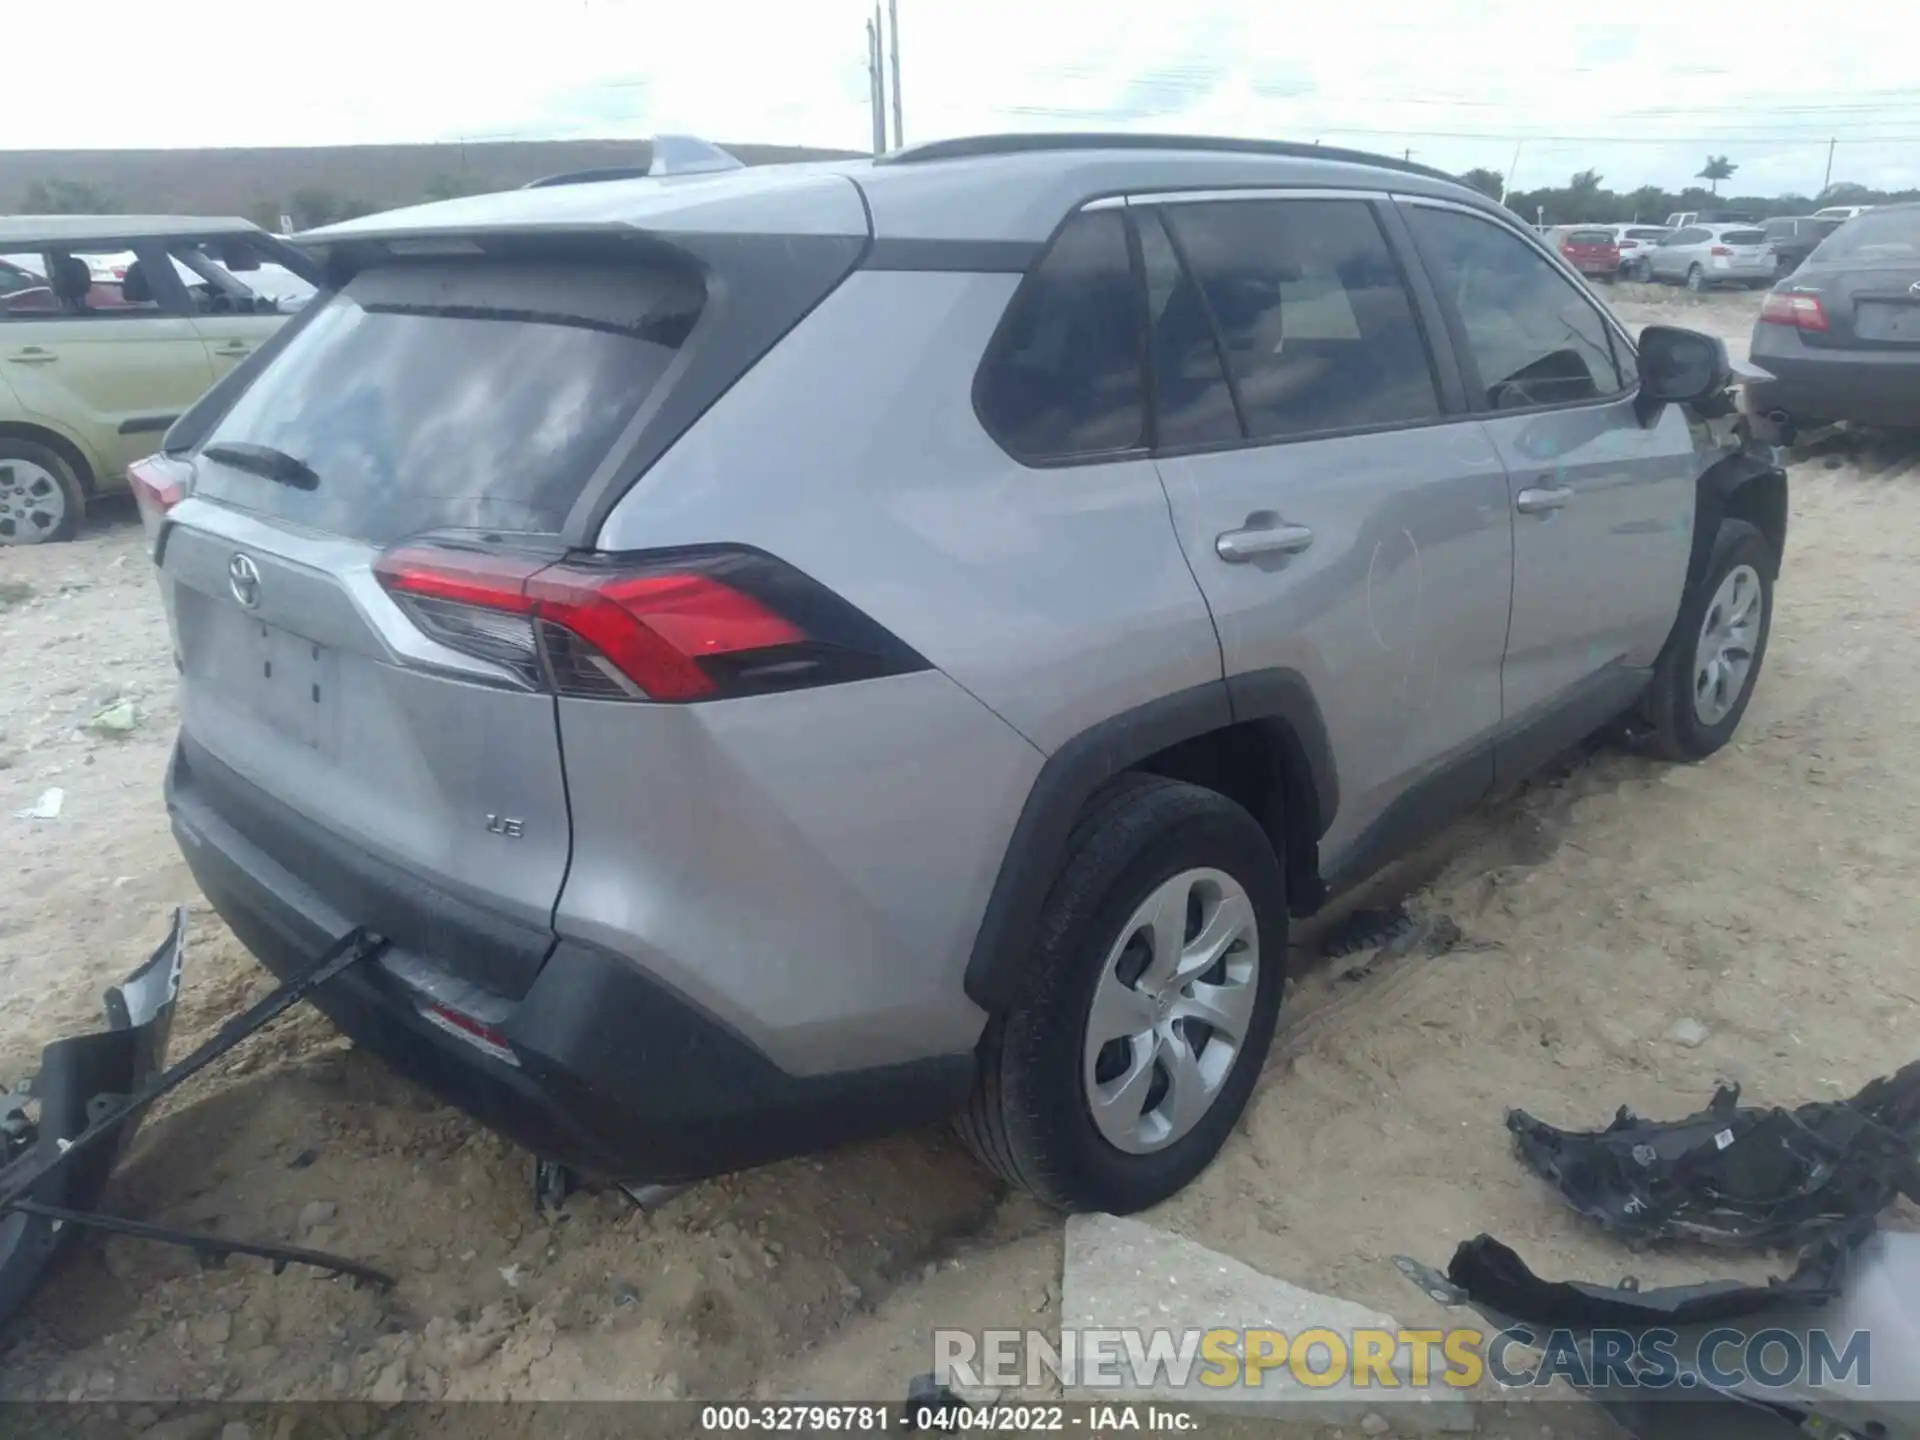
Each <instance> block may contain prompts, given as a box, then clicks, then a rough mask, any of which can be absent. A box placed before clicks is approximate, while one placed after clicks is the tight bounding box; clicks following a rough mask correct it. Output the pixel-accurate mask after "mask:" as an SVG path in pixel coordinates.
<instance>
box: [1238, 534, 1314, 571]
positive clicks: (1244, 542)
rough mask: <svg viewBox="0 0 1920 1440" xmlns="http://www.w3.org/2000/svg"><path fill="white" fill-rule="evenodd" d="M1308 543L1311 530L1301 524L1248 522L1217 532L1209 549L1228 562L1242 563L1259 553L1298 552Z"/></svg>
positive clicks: (1287, 553) (1309, 543)
mask: <svg viewBox="0 0 1920 1440" xmlns="http://www.w3.org/2000/svg"><path fill="white" fill-rule="evenodd" d="M1311 544H1313V531H1311V530H1309V529H1308V528H1307V527H1306V526H1304V525H1268V526H1264V527H1260V526H1249V527H1247V528H1246V529H1244V530H1229V531H1227V532H1226V533H1225V534H1223V535H1221V536H1220V538H1219V539H1217V540H1215V541H1214V542H1213V551H1214V554H1216V555H1218V556H1219V557H1220V558H1221V559H1222V560H1224V561H1226V562H1227V563H1228V564H1229V565H1244V564H1246V563H1247V561H1249V560H1252V559H1255V558H1256V557H1258V556H1261V555H1298V554H1299V553H1300V552H1301V551H1302V550H1304V549H1306V548H1307V547H1308V546H1309V545H1311Z"/></svg>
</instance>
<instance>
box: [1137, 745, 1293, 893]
mask: <svg viewBox="0 0 1920 1440" xmlns="http://www.w3.org/2000/svg"><path fill="white" fill-rule="evenodd" d="M1132 768H1133V769H1135V770H1139V771H1142V772H1144V773H1146V774H1149V775H1160V776H1164V777H1165V778H1166V779H1169V780H1184V781H1186V782H1187V783H1188V784H1190V785H1199V786H1202V787H1204V788H1206V789H1208V790H1213V791H1216V792H1218V793H1219V794H1221V795H1224V796H1226V797H1227V798H1228V799H1229V800H1231V801H1233V802H1234V803H1235V804H1237V805H1239V806H1240V807H1241V808H1243V809H1245V810H1246V811H1247V812H1248V813H1249V814H1251V815H1252V816H1253V818H1254V819H1255V820H1257V821H1259V822H1260V828H1261V829H1263V830H1264V831H1266V833H1267V838H1268V839H1269V840H1270V841H1272V842H1273V846H1274V849H1275V850H1277V851H1278V852H1279V854H1280V856H1281V858H1282V860H1283V862H1284V868H1285V872H1286V877H1287V908H1288V909H1289V910H1291V911H1292V912H1293V913H1294V914H1295V915H1296V916H1301V915H1310V914H1312V913H1313V912H1314V911H1315V910H1317V909H1319V908H1320V906H1321V904H1322V903H1324V901H1325V899H1326V885H1325V883H1324V882H1323V881H1322V880H1321V878H1320V835H1321V831H1322V828H1323V827H1322V826H1321V824H1320V817H1321V803H1320V797H1319V795H1318V794H1317V793H1316V791H1315V789H1314V783H1313V776H1312V773H1311V770H1310V769H1309V767H1308V765H1307V762H1306V759H1305V751H1304V749H1303V748H1302V746H1301V745H1300V742H1299V737H1298V736H1296V735H1294V734H1293V731H1292V729H1291V727H1289V726H1288V725H1287V723H1286V722H1285V721H1284V720H1249V721H1244V722H1242V723H1240V724H1236V725H1227V726H1223V727H1222V728H1221V729H1218V730H1211V731H1208V732H1207V733H1206V734H1204V735H1196V736H1194V737H1193V738H1192V739H1190V740H1182V741H1180V742H1179V743H1177V744H1174V745H1169V746H1167V747H1166V749H1164V750H1158V751H1155V752H1154V753H1153V754H1151V755H1148V756H1146V757H1145V758H1144V759H1142V760H1141V761H1139V762H1138V763H1137V764H1135V765H1134V766H1133V767H1132Z"/></svg>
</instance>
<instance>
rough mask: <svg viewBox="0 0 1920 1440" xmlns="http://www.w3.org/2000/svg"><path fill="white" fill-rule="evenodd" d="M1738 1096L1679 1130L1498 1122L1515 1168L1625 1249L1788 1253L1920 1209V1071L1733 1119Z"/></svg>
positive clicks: (1624, 1123)
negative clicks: (1882, 1215) (1509, 1137)
mask: <svg viewBox="0 0 1920 1440" xmlns="http://www.w3.org/2000/svg"><path fill="white" fill-rule="evenodd" d="M1739 1098H1740V1091H1739V1088H1738V1087H1737V1086H1723V1087H1722V1088H1721V1089H1720V1090H1718V1091H1717V1092H1716V1093H1715V1094H1714V1097H1713V1100H1712V1103H1711V1104H1709V1105H1708V1107H1707V1108H1706V1109H1705V1110H1703V1111H1700V1112H1699V1113H1698V1114H1694V1115H1689V1116H1687V1117H1686V1118H1685V1119H1683V1120H1673V1121H1652V1120H1642V1119H1640V1118H1639V1117H1638V1116H1636V1115H1634V1114H1633V1112H1632V1111H1630V1110H1628V1109H1626V1108H1625V1107H1624V1106H1622V1107H1621V1109H1620V1111H1619V1113H1618V1114H1617V1115H1616V1116H1615V1117H1614V1120H1613V1123H1612V1124H1611V1125H1609V1126H1608V1127H1607V1128H1606V1129H1605V1130H1598V1131H1568V1130H1559V1129H1556V1128H1555V1127H1553V1126H1551V1125H1548V1124H1546V1123H1544V1122H1542V1121H1540V1120H1536V1119H1534V1117H1533V1116H1531V1115H1529V1114H1527V1113H1526V1112H1525V1111H1524V1110H1515V1111H1512V1112H1510V1113H1509V1114H1508V1116H1507V1128H1508V1129H1509V1130H1511V1131H1512V1132H1513V1135H1514V1139H1515V1142H1516V1144H1517V1145H1518V1147H1519V1151H1520V1155H1521V1158H1522V1159H1523V1160H1524V1161H1525V1162H1526V1164H1527V1165H1528V1166H1529V1168H1531V1169H1532V1170H1534V1171H1535V1172H1536V1173H1537V1174H1539V1175H1540V1176H1542V1177H1543V1178H1545V1179H1547V1180H1549V1181H1551V1182H1552V1183H1553V1184H1554V1186H1555V1187H1556V1188H1557V1189H1558V1190H1559V1191H1560V1195H1561V1197H1562V1198H1563V1199H1564V1200H1565V1201H1566V1202H1567V1203H1568V1204H1569V1205H1571V1206H1572V1207H1573V1208H1574V1209H1575V1210H1577V1211H1579V1212H1580V1213H1581V1214H1582V1215H1585V1216H1587V1217H1588V1218H1589V1219H1591V1220H1594V1221H1597V1222H1598V1223H1599V1224H1601V1225H1603V1226H1605V1227H1606V1228H1607V1229H1609V1230H1612V1231H1614V1232H1616V1233H1617V1234H1619V1235H1621V1236H1622V1237H1624V1238H1626V1239H1628V1240H1631V1241H1651V1240H1667V1239H1681V1240H1692V1241H1698V1242H1702V1243H1705V1244H1711V1245H1734V1246H1743V1247H1761V1246H1769V1245H1783V1244H1784V1245H1792V1244H1797V1243H1799V1242H1801V1241H1804V1240H1806V1239H1808V1238H1810V1237H1813V1236H1817V1235H1821V1234H1823V1233H1826V1232H1829V1231H1832V1230H1834V1229H1836V1228H1838V1227H1844V1226H1848V1225H1851V1224H1852V1223H1853V1222H1855V1221H1857V1220H1861V1219H1871V1217H1873V1216H1875V1215H1877V1214H1879V1212H1880V1211H1882V1210H1884V1209H1885V1208H1886V1207H1887V1206H1888V1205H1889V1204H1891V1203H1892V1202H1893V1200H1894V1198H1895V1197H1896V1196H1898V1195H1902V1194H1904V1195H1906V1196H1908V1197H1909V1198H1911V1199H1915V1200H1920V1159H1916V1155H1917V1154H1920V1061H1916V1062H1915V1063H1913V1064H1911V1065H1908V1066H1906V1067H1904V1068H1903V1069H1901V1070H1900V1071H1899V1072H1898V1073H1896V1074H1894V1075H1892V1076H1888V1077H1886V1078H1883V1079H1879V1080H1875V1081H1873V1082H1872V1083H1871V1084H1869V1085H1867V1086H1866V1087H1865V1088H1864V1089H1862V1090H1861V1091H1860V1093H1859V1094H1857V1095H1855V1096H1853V1097H1852V1098H1851V1099H1849V1100H1841V1101H1822V1102H1818V1103H1814V1104H1808V1105H1802V1106H1800V1107H1799V1108H1798V1109H1795V1110H1783V1109H1779V1108H1773V1109H1764V1108H1761V1107H1759V1106H1741V1105H1740V1104H1739V1103H1738V1102H1739Z"/></svg>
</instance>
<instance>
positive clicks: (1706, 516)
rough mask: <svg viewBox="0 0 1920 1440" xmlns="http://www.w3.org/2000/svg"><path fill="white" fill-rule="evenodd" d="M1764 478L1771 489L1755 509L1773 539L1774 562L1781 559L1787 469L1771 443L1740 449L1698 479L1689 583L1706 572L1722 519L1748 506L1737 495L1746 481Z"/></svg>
mask: <svg viewBox="0 0 1920 1440" xmlns="http://www.w3.org/2000/svg"><path fill="white" fill-rule="evenodd" d="M1757 482H1764V483H1765V484H1766V485H1767V487H1768V489H1769V490H1770V491H1771V492H1772V493H1771V494H1770V495H1769V496H1768V497H1766V499H1764V500H1763V501H1761V502H1760V504H1759V506H1758V509H1757V512H1756V513H1757V516H1758V521H1759V524H1760V528H1761V530H1762V531H1763V532H1764V533H1765V534H1766V536H1767V539H1768V540H1769V541H1770V542H1771V543H1772V545H1773V550H1774V561H1775V563H1776V564H1778V563H1779V561H1780V560H1781V558H1782V557H1783V556H1784V555H1785V553H1786V547H1787V472H1786V470H1785V469H1783V468H1782V467H1781V465H1780V463H1779V460H1778V458H1777V457H1776V456H1775V455H1774V453H1773V451H1772V449H1771V447H1767V448H1765V449H1763V450H1759V451H1756V450H1754V449H1746V450H1740V451H1737V452H1736V453H1734V454H1732V455H1728V456H1725V457H1724V458H1722V459H1720V460H1718V461H1716V462H1715V463H1714V464H1712V465H1710V466H1709V467H1708V468H1707V469H1706V470H1705V471H1704V472H1703V473H1702V474H1701V476H1700V478H1699V479H1698V480H1697V481H1695V482H1694V520H1693V552H1692V554H1690V555H1689V556H1688V557H1687V584H1689V585H1692V584H1693V583H1694V582H1695V581H1697V580H1699V579H1700V577H1701V576H1702V575H1704V574H1706V570H1707V562H1708V560H1709V559H1711V558H1712V555H1713V542H1714V539H1715V537H1716V536H1718V535H1719V533H1720V522H1721V521H1722V520H1724V519H1726V518H1727V516H1728V515H1729V514H1730V513H1733V512H1735V511H1741V510H1747V509H1749V508H1750V507H1747V506H1744V505H1742V504H1741V503H1740V501H1739V500H1738V499H1736V496H1738V495H1739V492H1740V491H1741V490H1743V489H1745V488H1746V487H1747V486H1750V485H1753V484H1755V483H1757Z"/></svg>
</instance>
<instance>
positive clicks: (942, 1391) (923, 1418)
mask: <svg viewBox="0 0 1920 1440" xmlns="http://www.w3.org/2000/svg"><path fill="white" fill-rule="evenodd" d="M972 1408H973V1407H972V1406H970V1405H968V1404H967V1402H966V1401H964V1400H962V1399H961V1398H960V1397H959V1396H958V1395H956V1394H954V1393H953V1391H952V1390H950V1389H949V1388H948V1387H946V1386H945V1385H942V1384H941V1383H940V1382H939V1380H937V1379H936V1378H935V1377H934V1376H933V1374H932V1373H931V1372H929V1373H927V1374H925V1375H916V1376H914V1377H913V1379H911V1380H909V1381H908V1382H907V1404H906V1409H905V1410H904V1411H903V1412H902V1413H901V1426H900V1428H901V1429H903V1430H954V1429H959V1428H962V1427H963V1426H965V1427H966V1428H969V1429H970V1428H972V1427H971V1426H966V1418H967V1412H968V1411H970V1410H971V1409H972Z"/></svg>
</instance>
